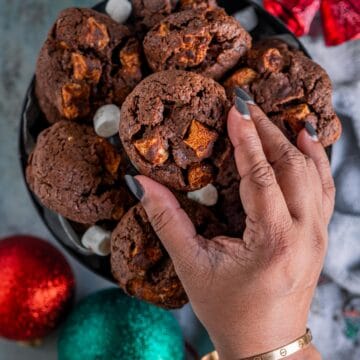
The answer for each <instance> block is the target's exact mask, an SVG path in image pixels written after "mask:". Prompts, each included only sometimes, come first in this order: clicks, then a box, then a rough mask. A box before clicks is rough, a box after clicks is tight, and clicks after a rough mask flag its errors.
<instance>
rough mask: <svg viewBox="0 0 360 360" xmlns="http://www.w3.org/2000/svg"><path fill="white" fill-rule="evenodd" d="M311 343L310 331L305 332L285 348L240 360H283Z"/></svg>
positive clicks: (214, 359)
mask: <svg viewBox="0 0 360 360" xmlns="http://www.w3.org/2000/svg"><path fill="white" fill-rule="evenodd" d="M311 341H312V334H311V331H310V329H307V330H306V333H305V334H304V335H303V336H301V337H299V338H298V339H296V340H295V341H293V342H291V343H290V344H287V345H285V346H282V347H279V348H278V349H275V350H272V351H270V352H267V353H263V354H259V355H255V356H251V357H247V358H246V359H240V360H281V359H285V358H287V357H288V356H290V355H293V354H295V353H297V352H298V351H300V350H303V349H306V348H307V347H308V346H309V345H310V344H311ZM201 360H219V355H218V354H217V352H216V351H214V352H212V353H211V354H208V355H206V356H204V357H203V358H202V359H201Z"/></svg>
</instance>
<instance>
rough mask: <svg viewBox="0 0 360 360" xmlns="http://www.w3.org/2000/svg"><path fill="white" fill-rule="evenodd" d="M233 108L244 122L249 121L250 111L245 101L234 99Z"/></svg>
mask: <svg viewBox="0 0 360 360" xmlns="http://www.w3.org/2000/svg"><path fill="white" fill-rule="evenodd" d="M235 108H236V110H237V111H238V112H239V113H240V115H241V116H242V117H243V119H244V120H250V119H251V116H250V111H249V108H248V106H247V104H246V102H245V101H243V100H241V99H240V98H239V97H235Z"/></svg>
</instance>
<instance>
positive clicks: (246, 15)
mask: <svg viewBox="0 0 360 360" xmlns="http://www.w3.org/2000/svg"><path fill="white" fill-rule="evenodd" d="M233 16H234V17H235V19H236V20H237V21H238V22H239V23H240V24H241V25H242V27H243V28H244V29H245V30H246V31H252V30H254V29H255V28H256V27H257V25H258V23H259V19H258V16H257V15H256V12H255V10H254V8H253V7H252V6H247V7H246V8H245V9H242V10H241V11H238V12H237V13H235V14H234V15H233Z"/></svg>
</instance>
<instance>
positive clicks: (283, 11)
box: [264, 0, 360, 45]
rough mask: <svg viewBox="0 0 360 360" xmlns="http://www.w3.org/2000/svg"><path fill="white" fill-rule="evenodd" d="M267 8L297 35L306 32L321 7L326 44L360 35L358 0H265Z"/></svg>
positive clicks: (352, 38)
mask: <svg viewBox="0 0 360 360" xmlns="http://www.w3.org/2000/svg"><path fill="white" fill-rule="evenodd" d="M264 7H265V9H266V10H267V11H269V12H270V13H271V14H272V15H274V16H277V17H279V18H280V19H281V20H282V21H283V22H284V23H285V25H286V26H287V27H288V28H289V29H290V30H291V31H292V32H294V34H295V35H296V36H302V35H306V34H307V33H308V32H309V29H310V25H311V23H312V21H313V19H314V17H315V15H316V13H317V11H318V10H319V9H321V17H322V22H323V29H324V37H325V42H326V45H339V44H341V43H343V42H345V41H349V40H355V39H359V38H360V1H358V0H322V1H321V0H264Z"/></svg>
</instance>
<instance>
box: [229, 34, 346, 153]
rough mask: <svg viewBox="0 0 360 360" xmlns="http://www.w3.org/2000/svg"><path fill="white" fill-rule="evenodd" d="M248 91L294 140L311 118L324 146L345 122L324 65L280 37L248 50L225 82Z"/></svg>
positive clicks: (331, 141)
mask: <svg viewBox="0 0 360 360" xmlns="http://www.w3.org/2000/svg"><path fill="white" fill-rule="evenodd" d="M224 86H225V88H226V89H227V93H228V95H229V96H230V97H232V96H233V90H234V87H235V86H240V87H242V88H243V89H244V90H246V91H248V92H249V93H250V94H251V95H252V96H253V97H254V100H255V102H256V103H257V104H258V105H259V106H260V107H261V108H262V109H263V111H264V112H265V113H266V114H267V115H268V116H269V117H270V119H271V120H272V121H273V122H274V123H275V124H276V125H278V126H279V127H280V129H281V130H282V131H283V132H284V134H285V135H286V136H287V137H288V138H289V139H290V140H291V141H293V142H295V141H296V137H297V134H298V133H299V131H300V130H301V129H302V128H303V127H304V122H305V121H309V122H310V123H311V124H312V125H313V127H314V128H315V129H316V131H317V134H318V136H319V139H320V141H321V142H322V144H323V146H325V147H326V146H329V145H331V144H333V143H334V142H336V140H337V139H338V138H339V137H340V134H341V123H340V120H339V118H338V117H337V115H336V114H335V111H334V109H333V106H332V86H331V81H330V79H329V77H328V75H327V73H326V72H325V70H324V69H322V68H321V66H320V65H318V64H316V63H315V62H314V61H312V60H311V59H309V58H308V57H306V56H305V55H304V54H303V53H302V52H301V51H299V50H296V49H293V48H291V47H290V46H289V45H288V44H286V43H285V42H283V41H281V40H277V39H268V40H263V41H261V42H259V43H257V44H255V46H254V47H253V48H252V49H251V50H250V51H249V52H248V55H247V60H246V65H243V66H241V67H240V68H238V69H237V70H236V71H235V72H234V73H233V74H232V75H231V76H230V77H229V78H228V79H227V80H226V81H225V82H224Z"/></svg>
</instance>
